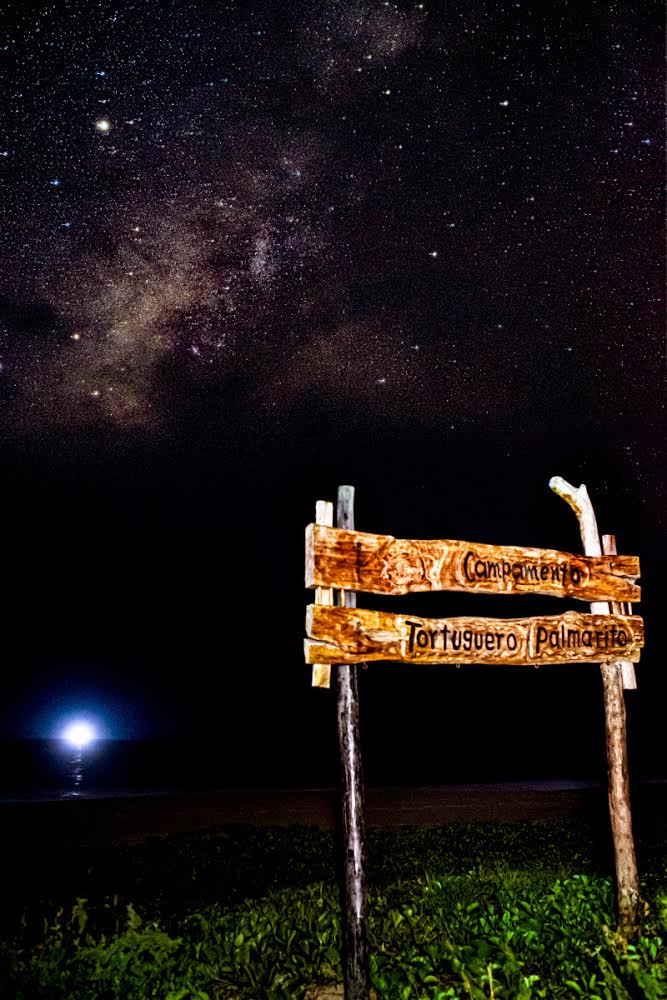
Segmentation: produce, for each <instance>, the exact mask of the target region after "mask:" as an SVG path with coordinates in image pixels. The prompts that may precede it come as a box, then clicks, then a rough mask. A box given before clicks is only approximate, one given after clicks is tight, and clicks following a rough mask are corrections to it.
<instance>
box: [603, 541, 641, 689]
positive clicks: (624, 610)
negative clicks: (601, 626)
mask: <svg viewBox="0 0 667 1000" xmlns="http://www.w3.org/2000/svg"><path fill="white" fill-rule="evenodd" d="M602 551H603V552H604V554H605V555H606V556H615V555H616V535H603V536H602ZM611 610H612V613H613V614H615V615H631V614H632V605H631V604H629V603H628V602H627V601H611ZM620 662H621V672H622V674H623V690H624V691H636V690H637V677H636V674H635V667H634V664H633V663H630V662H629V661H628V660H621V661H620Z"/></svg>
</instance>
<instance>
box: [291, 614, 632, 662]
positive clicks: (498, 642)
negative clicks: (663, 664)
mask: <svg viewBox="0 0 667 1000" xmlns="http://www.w3.org/2000/svg"><path fill="white" fill-rule="evenodd" d="M306 633H307V634H308V636H310V638H309V639H306V641H305V657H306V663H360V662H363V661H365V660H400V661H402V662H405V663H481V664H484V663H489V664H503V663H507V664H522V663H523V664H533V663H576V662H579V661H583V660H586V661H589V662H593V663H604V662H606V661H607V660H613V659H616V658H619V659H620V658H622V659H624V660H631V661H632V662H633V663H637V662H638V660H639V651H640V649H641V647H642V646H643V645H644V622H643V619H642V618H640V617H638V616H636V615H632V616H629V615H628V616H625V615H585V614H578V613H577V612H574V611H568V612H567V613H566V614H563V615H548V616H545V617H541V618H417V617H415V616H414V615H392V614H388V613H387V612H384V611H366V610H364V609H362V608H331V607H322V606H319V605H316V604H311V605H310V606H309V607H308V609H307V616H306Z"/></svg>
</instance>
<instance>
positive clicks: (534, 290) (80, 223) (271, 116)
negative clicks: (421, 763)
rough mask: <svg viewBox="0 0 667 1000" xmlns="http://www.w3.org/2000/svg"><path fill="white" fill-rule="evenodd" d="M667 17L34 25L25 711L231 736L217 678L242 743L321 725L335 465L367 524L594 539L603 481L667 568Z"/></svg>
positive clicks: (16, 42) (553, 7) (24, 497)
mask: <svg viewBox="0 0 667 1000" xmlns="http://www.w3.org/2000/svg"><path fill="white" fill-rule="evenodd" d="M662 21H663V11H662V5H661V4H658V3H657V0H655V2H654V0H648V2H643V3H638V2H634V3H605V4H602V3H598V2H590V0H589V2H583V3H582V2H576V3H575V2H567V0H559V2H557V3H552V4H529V3H526V2H502V3H497V4H496V3H494V4H488V3H484V2H481V0H473V2H471V3H463V2H458V0H455V2H453V3H448V4H446V5H445V4H437V3H429V2H424V3H412V2H410V3H393V2H383V0H380V2H371V0H352V2H342V0H340V2H339V0H331V2H328V3H322V4H319V3H312V2H305V0H304V2H288V3H285V4H282V3H281V4H276V3H269V2H266V0H265V2H257V0H255V2H248V3H238V4H212V3H203V2H202V3H194V2H185V0H168V2H163V3H159V4H158V3H155V2H153V0H147V2H143V3H141V4H139V3H137V4H134V3H122V4H121V3H115V2H107V0H103V2H99V3H95V4H88V3H77V2H73V0H70V2H66V3H62V4H60V3H59V4H50V3H38V4H33V5H29V6H28V7H21V9H20V10H19V8H18V7H16V8H15V9H14V10H13V11H11V12H10V13H9V15H8V16H7V17H6V19H5V23H4V26H3V38H4V41H3V50H4V52H3V54H4V56H5V59H4V60H3V61H4V63H5V72H6V73H7V81H6V86H5V88H4V89H5V92H6V93H7V94H8V96H9V101H8V102H7V104H6V107H5V111H4V116H3V122H2V138H1V143H2V146H1V148H0V172H1V176H2V186H3V205H4V210H3V220H2V226H1V228H0V248H1V253H2V271H1V273H0V434H1V437H2V441H3V444H2V446H1V450H0V455H2V456H3V467H4V468H3V472H2V478H3V483H4V485H3V494H4V500H5V531H6V533H7V535H8V539H7V542H6V545H7V551H6V560H7V561H8V565H9V574H10V577H11V578H13V579H14V580H15V581H16V587H15V588H14V595H13V596H12V597H11V598H10V602H9V613H10V617H12V619H13V620H14V621H15V622H17V623H18V624H17V627H16V628H12V627H11V626H7V625H5V632H6V633H7V632H8V633H9V634H8V636H7V640H8V644H9V649H10V651H11V652H10V654H9V655H10V659H11V660H12V663H13V667H12V672H11V673H12V679H5V681H4V683H5V685H6V686H7V693H6V697H5V699H4V704H5V708H6V713H7V714H6V718H5V722H4V726H5V730H6V731H9V730H12V731H13V730H14V729H17V728H18V729H20V730H21V731H28V730H30V729H31V726H32V727H33V729H34V724H33V722H31V719H32V718H33V716H34V714H35V711H36V709H35V705H42V707H43V705H44V704H47V703H49V702H50V700H53V699H54V698H60V697H61V696H62V697H64V698H66V697H70V696H71V697H72V698H76V697H81V698H83V699H84V700H85V698H94V699H98V700H100V701H103V702H104V701H105V700H106V702H107V703H108V704H111V702H112V701H114V699H115V701H116V702H117V703H118V705H120V706H121V707H120V708H118V713H120V716H121V717H126V718H128V719H130V721H129V722H128V723H127V725H126V729H127V732H128V733H132V734H140V735H141V734H142V733H144V732H149V731H150V732H154V731H157V732H162V731H167V730H169V731H171V730H173V729H174V728H178V727H177V726H176V724H175V720H174V715H175V710H174V706H176V705H178V706H181V707H182V714H183V726H185V728H192V727H193V726H196V725H197V724H198V720H202V719H203V720H205V724H206V725H207V726H210V725H211V724H212V721H213V719H214V712H213V709H212V707H211V692H214V693H215V694H216V695H218V696H220V697H221V698H222V700H223V701H224V702H225V704H227V713H228V717H229V718H228V723H227V724H228V725H229V726H230V727H231V729H230V731H231V730H233V731H234V732H236V729H234V727H233V724H232V722H231V721H230V720H231V719H232V717H237V716H238V712H236V711H234V710H233V708H232V703H233V702H234V701H236V700H241V701H242V702H243V704H244V705H245V706H246V710H247V712H248V713H250V714H252V712H255V714H256V717H257V718H258V719H261V730H262V731H263V732H265V733H268V734H269V736H267V737H266V738H267V739H269V738H272V737H270V734H271V733H274V735H275V726H276V725H277V723H275V722H274V721H272V720H273V714H272V709H273V706H275V702H276V698H283V699H284V701H285V703H286V704H288V705H290V706H292V707H291V708H288V709H286V711H287V717H286V718H287V722H286V723H285V720H284V719H283V723H284V724H285V725H286V726H287V728H290V729H294V727H295V726H297V725H298V724H297V721H296V720H297V719H301V718H302V717H303V713H304V712H306V713H307V714H308V715H309V717H310V720H311V721H310V724H311V725H312V726H314V727H315V728H316V729H317V727H319V726H320V722H322V719H323V718H324V716H325V714H326V712H327V711H328V709H326V708H323V707H322V705H323V698H324V699H326V696H323V695H322V694H321V693H320V692H311V691H310V690H309V688H308V670H307V668H304V667H303V666H300V663H299V642H300V637H301V632H300V629H301V624H300V622H301V617H302V613H303V605H304V604H305V599H304V594H303V591H302V589H300V586H301V585H300V574H301V559H302V528H303V526H304V525H305V523H306V522H307V521H308V520H310V519H311V517H312V514H311V510H312V506H313V504H314V501H315V500H316V499H317V498H318V497H319V496H332V495H333V493H334V491H335V486H336V484H337V483H338V482H341V481H351V482H353V483H355V484H356V485H357V487H358V490H359V512H358V517H357V522H358V524H359V525H360V527H362V528H365V529H366V530H377V531H387V532H390V533H393V534H397V535H400V534H403V535H405V536H414V537H418V536H428V535H431V536H438V537H468V536H469V537H472V538H475V539H477V540H479V541H493V542H498V543H514V544H541V545H547V546H551V547H555V546H557V545H560V546H561V547H563V548H566V549H570V550H572V549H574V548H576V547H577V546H578V538H577V534H576V530H575V526H574V522H573V519H572V516H571V514H569V512H568V511H567V510H561V509H560V508H559V506H558V502H557V501H556V500H555V499H554V498H553V497H552V496H551V495H550V494H549V491H548V489H547V482H548V479H549V477H550V476H551V475H554V474H560V475H564V476H566V477H567V478H571V479H572V481H574V482H577V483H578V482H581V481H585V482H587V484H588V486H589V489H590V491H591V493H592V495H593V497H594V500H596V503H597V504H598V509H599V512H600V513H601V515H602V516H601V520H602V522H603V523H602V528H603V530H612V531H616V533H617V534H618V535H619V543H620V547H621V549H622V550H623V549H625V551H630V549H629V548H628V544H630V545H631V546H634V549H632V551H638V552H639V554H640V555H641V557H642V559H643V560H644V564H645V568H648V574H649V575H648V579H649V580H651V579H653V580H654V581H655V586H658V584H659V576H660V575H659V572H658V568H657V567H658V562H657V560H658V556H661V557H662V556H664V554H665V546H664V536H665V531H664V529H665V523H664V519H662V515H661V510H662V507H663V496H662V495H661V487H660V482H661V475H660V468H661V463H662V459H663V457H664V449H663V445H662V441H663V440H664V431H665V420H664V409H663V402H664V393H663V385H664V295H663V292H664V280H663V273H664V217H663V189H664V153H663V150H664V131H663V128H664V117H663V103H664V102H663V93H664V52H663V28H662ZM605 518H606V523H605ZM660 539H662V540H663V541H662V542H661V541H660ZM624 542H625V545H624ZM661 546H662V547H661ZM640 550H641V551H640ZM6 565H7V563H6ZM651 574H652V575H651ZM654 589H655V587H654ZM262 601H265V602H267V603H268V610H267V612H266V621H267V624H266V630H267V634H270V636H271V647H272V648H271V649H270V655H269V651H268V650H265V651H264V652H262V651H261V646H260V647H258V646H257V644H256V643H254V644H253V643H252V642H250V640H249V638H248V637H249V636H251V635H253V634H254V635H255V638H256V632H257V630H256V628H255V627H254V626H253V613H252V612H253V608H254V609H257V608H258V607H259V606H260V604H261V602H262ZM656 601H657V599H656ZM448 607H449V606H448ZM476 607H477V605H476ZM648 607H649V610H650V603H649V606H648ZM656 607H657V603H656ZM522 610H524V611H525V608H524V609H522V608H519V607H518V606H517V607H516V608H515V609H512V610H511V611H508V610H507V606H506V605H505V606H504V607H503V610H502V611H499V610H498V609H497V606H496V605H495V604H494V605H493V610H492V611H491V612H489V613H493V614H501V613H504V614H510V613H517V614H518V613H521V611H522ZM531 610H533V606H531ZM549 610H551V611H552V612H553V611H555V610H556V609H554V608H553V606H550V609H549ZM466 611H467V612H469V606H466ZM436 613H440V614H443V613H444V614H446V613H448V612H447V610H443V607H442V604H441V605H439V611H436ZM529 613H530V612H529ZM538 613H539V612H538ZM647 614H648V611H647ZM244 630H245V632H244ZM221 635H224V636H225V637H226V638H225V643H224V645H225V650H226V652H225V654H224V655H222V654H221V652H220V645H221V638H220V637H221ZM243 636H245V638H243ZM649 641H650V639H649ZM253 645H255V648H254V649H253V648H252V647H253ZM221 655H222V659H223V660H225V658H226V661H227V663H228V665H227V666H223V667H220V666H214V665H215V664H219V663H220V662H221ZM230 658H234V659H235V661H236V660H238V663H237V666H235V667H234V668H232V667H231V666H230V665H229V662H228V661H229V660H230ZM184 659H186V660H187V662H188V678H189V681H190V682H192V681H193V679H194V682H193V683H191V684H186V682H185V680H184V677H183V672H182V663H183V660H184ZM255 661H257V663H256V665H253V664H255ZM221 670H223V671H224V672H225V680H224V681H223V680H222V678H221ZM281 671H282V674H281ZM286 671H288V674H286ZM232 673H233V674H234V676H235V677H236V679H230V677H231V676H232ZM241 675H242V676H241ZM258 676H259V677H260V678H261V680H262V684H260V685H259V687H260V688H261V689H262V690H263V691H264V692H265V694H264V695H263V696H262V697H263V698H264V701H263V702H262V704H259V705H255V706H254V707H253V708H251V707H250V705H251V702H252V691H253V690H254V687H256V686H257V677H258ZM376 676H378V675H377V674H376ZM166 678H170V680H169V683H167V682H166ZM239 678H240V679H239ZM279 678H281V679H279ZM386 678H387V679H386V680H381V679H378V680H374V681H373V682H372V683H373V684H375V685H376V691H377V695H374V696H373V697H375V698H376V701H375V702H374V703H375V704H379V705H382V706H384V707H385V708H386V709H387V711H389V712H390V713H391V711H392V710H393V709H392V706H395V705H396V704H397V703H398V701H400V699H401V698H402V697H404V696H405V691H404V689H403V687H402V685H403V686H404V685H405V677H404V675H403V674H401V673H400V671H399V672H397V671H396V669H391V670H389V672H388V673H387V675H386ZM408 683H410V682H408ZM419 683H423V684H426V685H427V686H428V685H431V687H429V688H428V690H429V691H430V690H432V689H433V690H436V689H435V688H434V687H433V685H437V684H438V683H440V684H442V673H440V674H439V675H436V674H433V672H431V673H429V672H428V671H427V672H426V674H425V680H424V681H423V682H419ZM451 683H452V682H450V681H446V682H445V684H450V686H451ZM465 683H468V684H469V688H470V690H468V689H467V688H466V689H465V690H463V687H465V684H463V682H462V684H463V686H462V692H461V695H460V697H461V699H462V704H463V705H467V706H468V708H470V706H471V704H472V701H471V699H472V698H473V693H472V692H473V689H474V691H478V690H479V684H480V682H479V675H475V680H474V683H473V682H472V681H470V682H465ZM495 683H496V682H493V683H492V684H491V685H490V686H489V692H490V693H489V695H488V696H487V695H484V696H482V697H481V702H482V705H481V707H480V708H479V711H480V712H481V713H482V715H484V717H487V716H488V718H492V717H493V713H494V705H497V699H498V690H499V689H498V688H494V687H493V684H495ZM545 683H547V682H545ZM549 683H553V684H557V683H561V682H556V681H553V682H549ZM563 683H564V682H563ZM656 683H657V681H656ZM383 685H384V687H383ZM193 689H196V690H193ZM63 690H65V692H66V694H65V695H63V694H62V692H63ZM149 690H150V691H151V692H152V694H151V696H150V697H149V696H148V694H147V692H148V691H149ZM420 690H421V689H420ZM559 690H560V689H559ZM569 690H570V691H571V688H570V689H569ZM224 691H230V692H231V694H230V695H229V697H227V698H225V697H223V693H224ZM86 692H87V693H86ZM91 692H92V694H91ZM401 692H402V693H401ZM366 697H367V700H368V701H369V704H370V703H371V701H372V699H371V696H370V695H367V696H366ZM421 697H423V690H421V693H417V694H414V695H413V702H412V714H413V715H415V714H416V715H418V714H419V704H420V702H419V701H418V698H421ZM457 697H458V695H457ZM545 697H546V696H545ZM563 697H565V695H563ZM591 697H593V696H592V695H591ZM466 698H467V701H466ZM313 699H315V701H313ZM475 699H476V701H475V704H478V703H479V701H480V699H479V697H478V696H477V695H475ZM213 700H214V701H215V699H213ZM649 700H650V699H649ZM260 701H261V698H260ZM315 704H316V705H317V707H314V706H315ZM183 706H184V707H183ZM40 711H41V709H40ZM368 711H369V713H371V714H372V712H373V709H372V708H369V710H368ZM508 711H509V709H508ZM290 712H291V713H292V714H291V715H290ZM313 713H314V714H313ZM318 713H320V714H319V715H318ZM485 713H486V714H485ZM249 717H250V716H248V718H249ZM313 719H314V720H315V721H314V722H313V721H312V720H313ZM17 720H18V721H17ZM238 724H239V723H237V726H238ZM327 724H328V723H327ZM371 725H372V723H371ZM376 725H377V728H380V727H379V725H378V724H377V723H376ZM272 727H273V728H272ZM121 728H122V727H121ZM311 736H312V734H311ZM313 738H314V737H313ZM417 756H418V754H417Z"/></svg>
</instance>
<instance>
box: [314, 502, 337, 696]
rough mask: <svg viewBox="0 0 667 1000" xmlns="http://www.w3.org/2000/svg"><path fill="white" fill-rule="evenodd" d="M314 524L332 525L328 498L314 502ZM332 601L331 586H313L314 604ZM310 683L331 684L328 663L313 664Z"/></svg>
mask: <svg viewBox="0 0 667 1000" xmlns="http://www.w3.org/2000/svg"><path fill="white" fill-rule="evenodd" d="M315 524H325V525H327V526H328V527H330V528H331V527H333V504H332V503H331V501H330V500H318V501H317V503H316V504H315ZM333 602H334V592H333V587H316V588H315V604H324V605H328V606H331V605H333ZM312 685H313V687H319V688H328V687H330V686H331V666H330V664H328V663H314V664H313V674H312Z"/></svg>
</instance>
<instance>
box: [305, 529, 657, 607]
mask: <svg viewBox="0 0 667 1000" xmlns="http://www.w3.org/2000/svg"><path fill="white" fill-rule="evenodd" d="M638 576H639V559H638V558H637V557H636V556H619V555H611V556H600V557H597V558H590V557H587V556H582V555H572V554H570V553H567V552H558V551H555V550H552V549H535V548H521V547H519V546H514V545H485V544H479V543H474V542H462V541H452V540H448V539H433V540H422V539H416V540H410V539H403V538H394V537H393V536H392V535H371V534H368V533H367V532H361V531H342V530H340V529H338V528H327V527H325V526H323V525H319V524H310V525H308V528H307V529H306V586H307V587H337V588H341V589H346V590H356V591H366V592H367V593H371V594H408V593H414V592H417V591H430V590H461V591H473V592H477V593H492V594H550V595H552V596H554V597H575V598H578V599H579V600H582V601H583V600H585V601H595V600H613V601H638V600H640V598H641V590H640V588H639V587H638V586H637V584H636V583H635V582H634V581H635V580H636V579H637V577H638Z"/></svg>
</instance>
